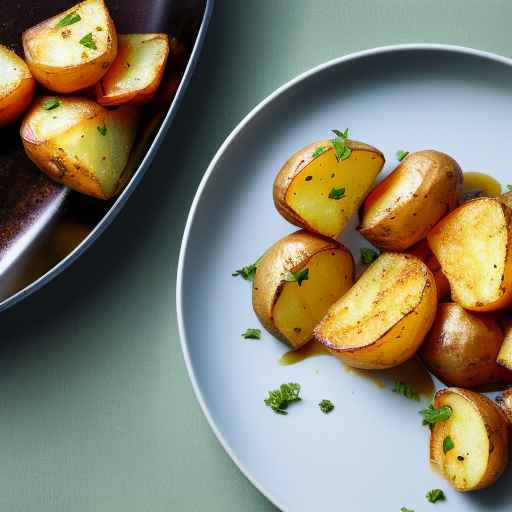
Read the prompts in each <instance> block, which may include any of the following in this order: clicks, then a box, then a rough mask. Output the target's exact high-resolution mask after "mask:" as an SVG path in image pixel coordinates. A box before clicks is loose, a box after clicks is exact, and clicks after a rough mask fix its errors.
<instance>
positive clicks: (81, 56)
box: [22, 0, 117, 93]
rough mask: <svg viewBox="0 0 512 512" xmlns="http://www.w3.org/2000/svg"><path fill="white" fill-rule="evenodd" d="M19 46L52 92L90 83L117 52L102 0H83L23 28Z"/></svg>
mask: <svg viewBox="0 0 512 512" xmlns="http://www.w3.org/2000/svg"><path fill="white" fill-rule="evenodd" d="M22 38H23V50H24V52H25V59H26V61H27V64H28V67H29V68H30V71H31V72H32V74H33V75H34V77H35V78H36V80H37V81H38V82H41V83H42V84H43V85H44V86H45V87H46V88H48V89H50V90H51V91H56V92H64V93H69V92H75V91H78V90H80V89H84V88H85V87H89V86H91V85H94V84H95V83H96V82H97V81H98V80H99V79H100V78H101V77H102V76H103V75H104V74H105V73H106V72H107V70H108V68H109V67H110V65H111V64H112V62H113V61H114V59H115V57H116V55H117V34H116V29H115V27H114V23H113V21H112V19H111V18H110V14H109V12H108V10H107V7H106V5H105V3H104V1H103V0H84V1H83V2H81V3H79V4H76V5H74V6H73V7H71V8H69V9H67V10H66V11H64V12H61V13H60V14H57V15H56V16H53V17H52V18H48V19H47V20H45V21H43V22H41V23H39V24H38V25H35V26H33V27H31V28H29V29H28V30H26V31H25V32H23V37H22Z"/></svg>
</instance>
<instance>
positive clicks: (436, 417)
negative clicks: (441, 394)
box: [420, 404, 453, 425]
mask: <svg viewBox="0 0 512 512" xmlns="http://www.w3.org/2000/svg"><path fill="white" fill-rule="evenodd" d="M452 413H453V411H452V408H451V407H449V406H448V405H444V406H443V407H440V408H439V409H436V408H435V407H434V406H433V405H432V404H430V405H429V406H428V407H427V408H426V409H423V410H421V411H420V414H421V415H422V416H423V425H434V423H438V422H440V421H446V420H447V419H448V418H449V417H450V416H451V415H452Z"/></svg>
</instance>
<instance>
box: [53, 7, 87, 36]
mask: <svg viewBox="0 0 512 512" xmlns="http://www.w3.org/2000/svg"><path fill="white" fill-rule="evenodd" d="M81 19H82V18H81V17H80V14H78V13H77V12H70V13H69V14H66V16H64V18H62V19H61V20H60V21H59V22H58V23H57V25H55V26H56V27H57V28H64V27H67V26H68V25H73V23H78V22H79V21H80V20H81ZM80 42H81V41H80Z"/></svg>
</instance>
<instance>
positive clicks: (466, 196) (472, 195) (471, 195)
mask: <svg viewBox="0 0 512 512" xmlns="http://www.w3.org/2000/svg"><path fill="white" fill-rule="evenodd" d="M483 193H484V191H483V190H480V189H477V188H476V189H474V190H467V191H466V192H464V193H463V194H462V200H463V201H469V200H470V199H476V198H477V197H481V196H482V194H483Z"/></svg>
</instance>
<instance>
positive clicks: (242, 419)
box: [177, 45, 512, 512]
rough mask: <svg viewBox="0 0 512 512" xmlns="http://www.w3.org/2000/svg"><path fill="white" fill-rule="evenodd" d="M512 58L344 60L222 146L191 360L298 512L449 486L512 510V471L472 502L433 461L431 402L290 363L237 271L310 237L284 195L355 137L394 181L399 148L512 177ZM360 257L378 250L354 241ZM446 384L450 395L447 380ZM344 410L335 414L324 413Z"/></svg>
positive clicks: (256, 114)
mask: <svg viewBox="0 0 512 512" xmlns="http://www.w3.org/2000/svg"><path fill="white" fill-rule="evenodd" d="M511 64H512V62H511V61H510V60H508V59H506V58H503V57H498V56H496V55H491V54H488V53H483V52H480V51H476V50H470V49H464V48H456V47H447V46H438V45H434V46H432V45H412V46H411V45H408V46H398V47H388V48H379V49H375V50H370V51H365V52H362V53H358V54H354V55H350V56H348V57H343V58H341V59H337V60H334V61H331V62H328V63H326V64H324V65H322V66H319V67H318V68H315V69H313V70H312V71H309V72H307V73H305V74H303V75H301V76H300V77H298V78H296V79H295V80H292V81H291V82H290V83H288V84H286V85H285V86H283V87H282V88H280V89H279V90H278V91H276V92H275V93H274V94H272V95H271V96H270V97H269V98H267V99H266V100H265V101H263V102H262V103H261V104H260V105H259V106H257V107H256V108H255V109H254V110H253V111H252V112H251V113H250V114H249V115H248V116H247V117H246V118H245V119H244V120H243V121H242V122H241V123H240V124H239V126H238V127H237V128H236V129H235V130H234V132H233V133H232V134H231V135H230V136H229V137H228V139H227V140H226V142H225V143H224V144H223V145H222V147H221V148H220V150H219V151H218V153H217V155H216V156H215V158H214V159H213V161H212V163H211V165H210V167H209V168H208V170H207V172H206V174H205V176H204V178H203V180H202V182H201V185H200V186H199V189H198V191H197V194H196V197H195V199H194V202H193V205H192V209H191V211H190V215H189V218H188V222H187V226H186V230H185V235H184V238H183V245H182V248H181V255H180V262H179V268H178V285H177V286H178V287H177V307H178V321H179V328H180V335H181V339H182V346H183V352H184V355H185V361H186V364H187V367H188V371H189V374H190V378H191V380H192V383H193V385H194V389H195V392H196V394H197V397H198V399H199V402H200V404H201V406H202V408H203V411H204V413H205V415H206V417H207V418H208V420H209V422H210V424H211V426H212V428H213V430H214V431H215V433H216V435H217V437H218V438H219V440H220V442H221V443H222V445H223V446H224V448H225V449H226V450H227V452H228V453H229V454H230V456H231V457H232V458H233V460H234V461H235V463H236V464H237V465H238V466H239V467H240V469H241V470H242V471H243V472H244V473H245V475H246V476H247V477H248V478H249V479H250V480H251V481H252V482H253V483H254V485H256V486H257V487H258V489H260V491H262V492H263V493H264V494H265V495H266V496H267V497H268V498H269V499H270V500H272V501H273V502H274V503H275V504H276V505H277V506H278V507H279V508H281V509H283V510H287V511H308V512H311V511H331V510H332V511H340V510H350V511H354V512H355V511H364V512H376V511H379V512H380V511H382V512H384V511H386V512H388V511H389V512H393V511H396V512H398V511H399V510H400V508H401V507H404V506H405V507H408V508H410V509H413V510H415V511H416V512H421V511H422V510H428V509H429V508H431V507H433V505H431V504H429V503H427V501H426V499H425V493H426V491H427V490H429V489H431V488H436V487H440V488H442V489H444V490H445V491H446V494H447V497H448V501H447V502H446V503H444V504H441V505H437V506H438V507H440V508H442V509H443V510H450V512H469V511H488V510H492V511H494V512H502V511H503V512H504V511H505V510H507V511H509V510H510V503H511V502H512V490H511V484H512V471H509V472H508V473H507V474H506V475H505V476H504V477H503V478H502V479H501V480H500V482H499V483H497V484H496V485H495V486H494V487H493V488H491V489H489V490H486V491H481V492H479V493H474V494H470V495H468V494H466V495H462V494H457V493H456V492H454V491H452V490H450V488H449V486H448V485H447V484H446V483H445V482H444V481H443V480H442V479H441V478H440V477H439V476H438V475H437V474H435V473H434V472H433V471H432V470H431V469H430V467H429V465H428V461H427V459H428V455H427V454H428V449H427V444H428V431H427V429H425V428H424V427H422V426H421V418H420V416H419V415H418V410H419V409H420V408H421V406H423V405H426V403H425V401H423V402H422V403H421V404H418V403H417V402H412V401H409V400H406V399H405V398H403V397H400V396H398V395H396V394H394V393H392V392H391V391H390V390H389V389H387V390H381V389H378V388H377V387H376V386H375V385H374V384H373V383H372V382H370V381H369V380H365V379H362V378H360V377H359V376H357V375H354V374H351V373H348V372H346V371H344V370H343V368H342V366H341V365H340V363H339V362H338V361H337V360H335V359H334V358H331V357H327V356H326V357H317V358H312V359H309V360H306V361H304V362H302V363H300V364H298V365H294V366H287V367H283V366H280V365H279V364H278V362H277V361H278V358H279V357H280V355H281V354H283V353H284V352H285V351H286V348H285V347H284V346H283V345H282V344H281V343H279V342H278V341H277V340H275V339H274V338H272V337H271V336H270V335H269V334H267V333H264V334H263V336H262V339H261V341H244V340H243V339H242V338H241V336H240V334H241V333H242V332H243V331H245V329H246V328H248V327H259V325H258V321H257V319H256V318H255V315H254V313H253V311H252V308H251V287H250V284H249V283H247V282H245V281H243V280H242V279H241V278H234V277H231V273H232V272H233V271H234V270H235V269H238V268H240V267H241V266H243V265H246V264H249V263H252V262H253V261H254V260H255V259H256V258H257V257H258V256H259V255H260V254H261V253H262V252H263V251H264V249H266V248H267V247H268V246H270V245H271V244H272V243H274V242H275V241H276V240H277V239H279V238H281V237H282V236H283V235H285V234H287V233H290V232H292V231H294V230H295V228H294V227H293V226H291V225H290V224H288V223H287V222H286V221H285V220H283V219H282V218H281V216H280V215H278V213H277V212H276V211H275V209H274V205H273V202H272V183H273V180H274V177H275V174H276V172H277V170H278V169H279V168H280V166H281V165H282V163H283V162H284V161H285V160H286V159H287V158H288V156H289V155H291V154H292V153H293V152H294V151H296V150H297V149H298V148H300V147H302V146H305V145H306V144H308V143H309V142H311V141H312V140H315V139H319V138H322V137H326V136H329V133H330V130H331V129H332V128H339V129H342V130H343V129H345V128H347V127H348V128H350V134H351V136H352V137H353V138H355V139H358V140H363V141H366V142H368V143H370V144H373V145H375V146H377V147H378V148H380V149H381V150H382V151H383V152H384V154H385V155H386V158H387V163H386V167H385V172H384V173H383V175H385V174H387V173H388V172H389V171H390V170H391V169H392V168H393V167H394V166H395V165H396V160H395V156H394V155H395V151H396V150H397V149H407V150H409V151H414V150H418V149H426V148H436V149H439V150H441V151H444V152H447V153H449V154H450V155H452V156H454V157H455V159H456V160H457V161H458V162H459V163H460V164H461V166H462V168H463V169H464V170H480V171H486V172H488V173H490V174H492V175H493V176H495V177H497V178H498V179H500V181H501V182H502V183H503V184H506V183H510V182H511V181H512V174H511V169H512V161H511V159H510V156H509V153H508V152H507V148H508V147H509V145H510V142H511V140H512V128H511V126H512V121H511V120H512V94H511V84H512V66H511ZM343 240H344V241H345V242H346V243H348V245H349V247H350V248H351V249H352V250H353V254H354V256H355V257H356V258H357V257H358V253H359V246H360V245H361V244H362V241H361V240H360V239H359V238H358V237H357V236H356V235H353V234H350V235H348V236H347V237H345V236H344V237H343ZM290 381H294V382H299V383H300V384H301V385H302V396H303V401H302V402H301V403H300V404H297V405H294V406H293V407H292V408H291V409H290V414H289V415H288V416H279V415H276V414H274V413H273V412H272V411H271V410H270V409H269V408H267V407H265V406H264V404H263V399H264V398H265V396H266V393H267V391H268V390H270V389H272V388H275V387H277V386H278V385H279V384H281V383H283V382H290ZM438 384H439V383H438ZM323 398H329V399H331V400H332V401H333V402H334V403H335V405H336V409H335V410H334V411H333V412H332V413H331V414H329V415H324V414H322V413H321V412H320V410H319V408H318V406H317V403H318V402H319V401H320V399H323Z"/></svg>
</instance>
